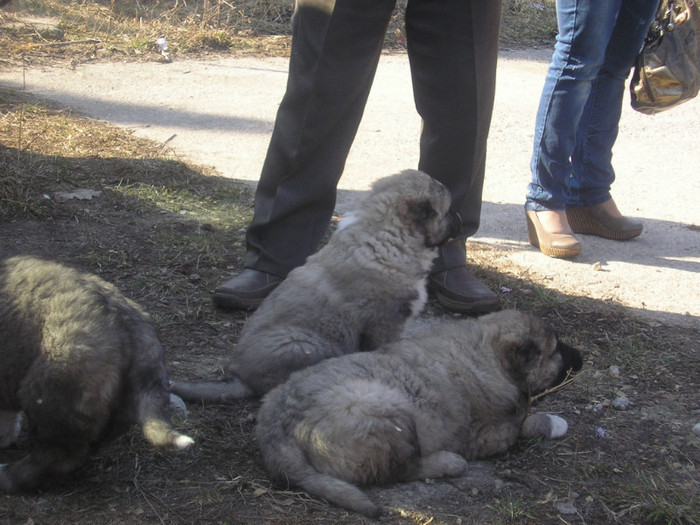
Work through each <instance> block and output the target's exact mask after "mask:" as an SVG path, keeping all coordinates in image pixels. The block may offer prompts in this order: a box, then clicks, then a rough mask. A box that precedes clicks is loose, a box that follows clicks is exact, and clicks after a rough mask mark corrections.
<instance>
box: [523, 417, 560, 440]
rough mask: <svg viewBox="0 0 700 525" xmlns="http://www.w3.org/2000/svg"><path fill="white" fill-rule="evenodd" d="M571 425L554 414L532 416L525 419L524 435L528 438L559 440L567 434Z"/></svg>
mask: <svg viewBox="0 0 700 525" xmlns="http://www.w3.org/2000/svg"><path fill="white" fill-rule="evenodd" d="M568 430H569V425H568V424H567V422H566V420H564V419H563V418H561V417H559V416H554V415H552V414H532V415H530V416H528V417H526V418H525V421H523V425H522V429H521V431H522V435H523V436H524V437H526V438H546V439H557V438H560V437H562V436H564V435H565V434H566V432H567V431H568Z"/></svg>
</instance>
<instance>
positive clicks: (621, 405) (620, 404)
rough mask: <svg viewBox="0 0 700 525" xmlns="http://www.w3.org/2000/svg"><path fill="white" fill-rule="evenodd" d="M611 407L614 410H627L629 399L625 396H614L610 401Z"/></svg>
mask: <svg viewBox="0 0 700 525" xmlns="http://www.w3.org/2000/svg"><path fill="white" fill-rule="evenodd" d="M612 407H613V408H614V409H615V410H627V409H628V408H629V407H630V400H629V398H628V397H625V396H620V397H616V398H615V400H614V401H613V402H612Z"/></svg>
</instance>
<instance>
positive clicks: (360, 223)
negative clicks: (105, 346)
mask: <svg viewBox="0 0 700 525" xmlns="http://www.w3.org/2000/svg"><path fill="white" fill-rule="evenodd" d="M449 208H450V195H449V192H448V190H447V189H446V188H445V187H444V186H443V185H442V184H440V183H439V182H437V181H435V180H434V179H432V178H430V177H429V176H428V175H426V174H425V173H422V172H420V171H415V170H407V171H404V172H402V173H398V174H396V175H393V176H391V177H386V178H383V179H380V180H378V181H377V182H376V183H375V184H374V186H373V188H372V191H371V192H370V193H369V194H368V195H367V196H366V198H365V199H364V200H363V201H362V202H361V203H360V206H359V207H358V209H357V210H356V211H355V212H353V213H352V214H350V216H349V217H346V218H344V219H343V221H342V222H341V224H340V227H339V228H338V230H337V231H336V232H335V233H334V234H333V235H332V236H331V238H330V240H329V241H328V243H327V244H326V245H325V246H324V247H323V248H321V249H320V250H319V251H318V252H316V253H315V254H314V255H312V256H310V257H309V258H308V259H307V261H306V264H304V265H303V266H301V267H299V268H296V269H294V270H293V271H292V272H291V273H290V274H289V276H288V277H287V278H286V279H285V280H284V281H283V282H282V283H281V284H280V286H279V287H278V288H277V289H276V290H275V291H274V292H272V293H271V294H270V296H269V297H267V298H266V299H265V300H264V301H263V303H262V305H261V306H260V308H259V309H258V310H257V311H256V312H255V313H254V314H253V315H252V316H251V318H250V320H249V321H248V322H247V324H246V325H245V327H244V328H243V331H242V332H241V337H240V340H239V341H238V344H237V345H236V347H235V348H234V349H233V350H232V351H231V354H230V355H229V356H228V360H227V366H226V369H225V372H226V380H225V381H221V382H215V381H208V382H207V381H204V382H197V383H174V384H173V385H172V390H173V392H175V393H177V394H179V395H181V396H182V397H183V398H185V399H189V400H200V401H218V402H226V401H229V400H231V399H237V398H240V397H247V396H250V395H256V394H257V395H262V394H264V393H265V392H267V391H268V390H270V389H271V388H273V387H274V386H276V385H278V384H280V383H282V382H283V381H285V380H286V379H287V377H289V374H290V373H292V372H293V371H294V370H300V369H302V368H305V367H307V366H310V365H313V364H314V363H317V362H319V361H321V360H322V359H326V358H329V357H335V356H339V355H344V354H348V353H352V352H357V351H359V350H373V349H375V348H377V347H379V346H380V345H382V344H384V343H387V342H389V341H393V340H396V339H397V338H398V336H399V334H400V332H401V329H402V328H403V326H404V323H405V322H406V320H407V319H408V318H410V317H412V316H414V315H416V314H417V313H418V312H420V311H421V310H422V308H423V306H424V305H425V302H426V299H427V293H426V288H425V285H426V278H427V275H428V272H429V271H430V268H431V266H432V263H433V259H434V258H435V256H436V255H437V246H438V245H440V244H442V243H443V242H445V241H446V240H447V239H448V238H449V237H450V236H451V235H452V234H453V233H454V231H455V227H456V224H455V220H456V219H455V215H454V214H452V213H450V212H449Z"/></svg>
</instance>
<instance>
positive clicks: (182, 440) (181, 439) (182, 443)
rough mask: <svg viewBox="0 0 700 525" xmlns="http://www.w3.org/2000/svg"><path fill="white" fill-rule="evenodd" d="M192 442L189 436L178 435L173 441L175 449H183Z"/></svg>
mask: <svg viewBox="0 0 700 525" xmlns="http://www.w3.org/2000/svg"><path fill="white" fill-rule="evenodd" d="M193 444H194V439H192V438H191V437H189V436H184V435H180V436H178V437H176V438H175V441H173V445H174V446H175V448H176V449H177V450H185V449H186V448H187V447H189V446H190V445H193Z"/></svg>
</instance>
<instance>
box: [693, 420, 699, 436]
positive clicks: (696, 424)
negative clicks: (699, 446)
mask: <svg viewBox="0 0 700 525" xmlns="http://www.w3.org/2000/svg"><path fill="white" fill-rule="evenodd" d="M693 434H695V435H696V436H700V423H695V426H694V427H693Z"/></svg>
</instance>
